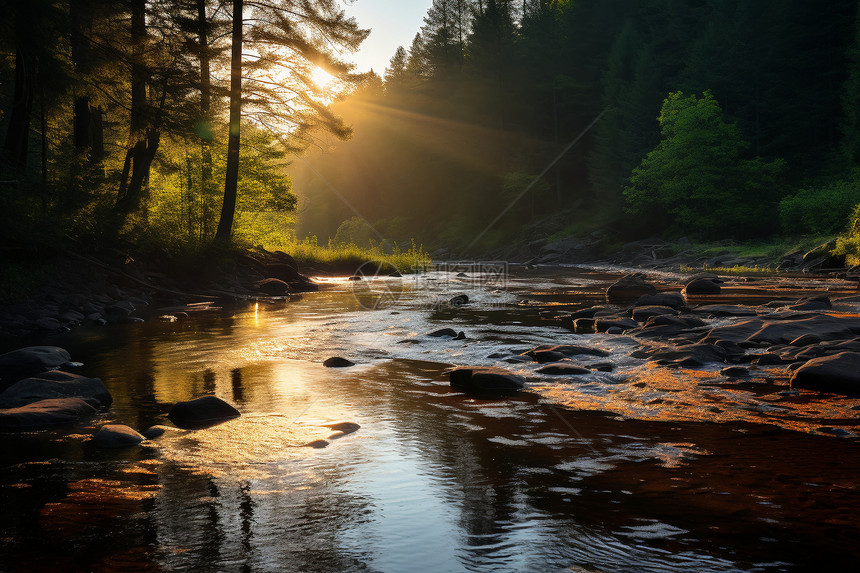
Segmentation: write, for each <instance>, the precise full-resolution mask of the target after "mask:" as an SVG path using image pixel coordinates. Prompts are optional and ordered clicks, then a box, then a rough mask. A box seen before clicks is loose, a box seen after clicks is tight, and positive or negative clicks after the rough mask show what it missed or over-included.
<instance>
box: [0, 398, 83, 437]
mask: <svg viewBox="0 0 860 573" xmlns="http://www.w3.org/2000/svg"><path fill="white" fill-rule="evenodd" d="M95 413H96V409H95V408H94V407H93V406H92V405H90V404H88V403H87V402H86V401H84V400H82V399H81V398H52V399H49V400H39V401H38V402H32V403H30V404H27V405H25V406H19V407H17V408H4V409H0V430H2V431H29V430H38V429H41V428H50V427H52V426H61V425H64V424H74V423H75V422H77V421H78V420H80V419H82V418H85V417H87V416H92V415H93V414H95Z"/></svg>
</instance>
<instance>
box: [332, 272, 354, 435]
mask: <svg viewBox="0 0 860 573" xmlns="http://www.w3.org/2000/svg"><path fill="white" fill-rule="evenodd" d="M346 280H348V281H360V280H362V278H361V277H360V276H358V275H352V276H351V277H349V278H348V279H346ZM327 445H328V444H326V446H327ZM323 447H325V446H323Z"/></svg>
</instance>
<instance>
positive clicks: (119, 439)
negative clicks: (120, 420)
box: [90, 424, 146, 449]
mask: <svg viewBox="0 0 860 573" xmlns="http://www.w3.org/2000/svg"><path fill="white" fill-rule="evenodd" d="M145 439H146V438H145V437H144V436H143V435H142V434H139V433H138V432H137V431H135V430H134V429H133V428H130V427H128V426H126V425H124V424H106V425H104V426H102V427H101V429H100V430H99V431H98V432H96V433H95V434H94V435H93V437H92V439H91V440H90V442H91V443H92V444H93V445H94V446H97V447H99V448H110V449H118V448H130V447H132V446H136V445H138V444H139V443H141V442H142V441H144V440H145Z"/></svg>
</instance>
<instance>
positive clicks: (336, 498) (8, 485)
mask: <svg viewBox="0 0 860 573" xmlns="http://www.w3.org/2000/svg"><path fill="white" fill-rule="evenodd" d="M608 278H609V277H608V276H607V275H605V274H602V273H596V272H591V271H586V270H582V269H565V270H561V271H559V270H554V271H552V272H545V273H543V274H541V273H540V272H537V273H533V274H530V275H528V276H525V275H523V276H519V277H517V276H507V278H505V277H504V276H494V277H490V279H488V278H487V274H486V273H481V277H480V279H479V280H477V279H476V277H475V276H471V277H470V276H466V277H455V276H454V275H453V274H450V273H429V274H425V275H421V276H419V277H414V278H407V279H393V278H391V279H375V280H373V281H365V282H363V283H361V284H356V283H352V282H349V281H347V280H345V279H344V280H341V279H328V280H327V281H326V282H327V284H326V285H325V286H324V289H323V290H322V291H321V292H319V293H312V294H308V295H305V296H303V297H302V298H300V299H295V300H292V301H290V302H281V303H259V304H254V303H252V304H250V305H242V306H239V307H235V308H225V309H221V310H220V311H212V312H205V313H200V314H199V315H193V316H192V317H191V318H189V319H187V320H180V321H178V322H173V323H168V322H159V321H157V320H149V321H147V322H146V323H144V324H137V325H124V326H111V327H107V328H103V329H99V330H78V331H76V332H74V333H72V334H70V335H66V336H63V337H54V338H52V339H50V340H48V341H42V342H48V343H52V344H57V345H60V346H64V347H66V348H68V349H69V350H70V351H71V352H72V356H73V358H74V359H75V360H80V361H82V362H84V363H85V365H84V366H83V367H82V368H80V370H79V371H80V372H81V373H84V374H88V375H92V376H98V377H100V378H102V380H104V382H105V384H106V385H107V386H108V388H109V389H110V390H111V392H112V394H113V396H114V400H115V401H114V404H113V406H112V407H111V409H110V410H109V411H107V412H104V413H101V414H99V415H98V417H97V418H96V419H92V420H88V421H87V422H86V424H83V425H80V426H78V427H75V428H71V429H68V428H67V429H64V430H57V431H49V432H45V431H42V432H33V433H27V434H19V435H3V436H0V446H2V453H0V465H1V466H2V478H0V504H2V505H0V512H2V518H0V558H2V561H0V570H3V571H10V572H12V571H22V572H23V571H28V572H29V571H181V570H193V571H266V572H268V571H319V572H327V571H386V572H400V571H540V572H543V571H563V570H567V571H577V572H581V571H602V572H616V571H655V572H656V571H685V572H689V571H703V572H711V571H713V572H717V571H720V572H724V571H762V572H769V571H820V570H828V569H829V570H854V567H855V566H856V559H857V557H858V556H860V549H858V546H857V539H860V518H858V515H860V495H858V485H860V484H858V477H857V476H858V475H860V455H858V454H860V447H858V442H857V439H856V437H855V436H856V432H857V430H858V410H860V401H858V400H856V399H847V398H833V397H831V398H824V397H818V396H812V395H800V396H797V395H794V394H792V393H786V392H784V391H785V390H786V389H787V388H786V381H785V380H784V371H783V374H780V373H779V372H776V371H775V372H773V373H772V374H769V373H768V372H766V371H765V372H764V374H763V375H762V376H761V377H760V378H758V379H755V380H751V381H748V382H745V383H737V382H732V381H726V380H725V379H724V378H722V377H720V376H719V375H718V373H717V369H714V371H708V370H705V371H694V370H667V369H662V368H654V367H652V366H649V365H648V364H646V363H645V362H644V361H642V360H637V359H634V358H631V357H630V356H629V354H630V352H631V351H633V350H635V349H636V348H637V346H638V343H637V342H635V341H634V340H632V339H630V338H628V337H624V336H609V335H574V334H572V333H571V332H570V331H569V330H567V329H565V328H563V327H561V326H559V325H556V324H554V323H550V322H547V321H545V320H542V319H541V316H540V311H541V310H544V311H545V310H546V309H547V308H550V309H552V308H558V309H570V308H576V307H578V306H586V305H590V304H593V303H595V302H597V301H598V300H599V298H600V296H601V295H600V293H601V292H602V288H603V287H604V286H605V282H606V280H608ZM796 286H797V285H796ZM800 288H805V289H807V290H811V291H814V290H816V289H819V288H824V285H822V284H815V283H814V282H812V283H810V284H806V285H800ZM461 292H462V293H467V294H468V295H469V297H470V298H471V299H472V302H471V303H470V304H468V305H466V306H463V307H451V306H449V305H447V304H444V302H443V301H445V300H447V299H448V298H449V297H450V296H452V295H453V294H457V293H461ZM714 324H715V325H718V324H720V322H719V321H715V322H714ZM443 327H452V328H454V329H455V330H457V331H461V330H462V331H464V333H465V335H466V337H467V338H466V339H465V340H451V339H450V338H444V337H443V338H433V337H428V336H426V334H427V333H429V332H431V331H433V330H436V329H438V328H443ZM558 343H574V344H586V345H590V346H596V347H598V348H602V349H605V350H607V351H609V352H610V353H611V354H610V356H609V357H608V358H600V359H594V360H591V361H585V362H586V363H589V362H607V361H608V362H612V363H613V364H614V365H615V368H614V370H613V371H612V372H594V373H593V374H589V375H586V376H584V377H576V378H573V377H541V376H539V375H536V374H535V373H534V370H535V368H536V365H534V364H531V363H516V362H513V363H511V362H507V361H506V360H510V359H511V357H512V356H514V355H516V354H517V353H519V352H523V351H525V350H527V349H528V348H530V347H533V346H535V345H538V344H558ZM2 350H8V349H2ZM329 356H344V357H346V358H349V359H351V360H353V361H354V362H357V365H356V366H354V367H351V368H344V369H335V368H324V367H323V366H322V364H321V362H322V361H323V360H324V359H325V358H327V357H329ZM465 364H474V365H495V366H504V367H506V368H509V369H511V370H514V371H518V372H519V373H521V374H524V375H526V376H527V377H528V380H529V386H530V391H529V392H528V393H524V394H522V395H521V396H518V397H513V398H506V399H503V400H478V399H473V398H468V397H465V396H463V395H462V394H458V393H456V392H452V391H451V389H450V387H449V385H448V380H447V375H446V373H445V370H446V368H449V367H450V366H451V365H465ZM207 394H214V395H217V396H219V397H221V398H224V399H225V400H227V401H229V402H231V403H233V404H235V405H236V406H237V407H238V408H239V409H240V410H241V412H242V416H241V417H240V418H238V419H236V420H232V421H229V422H226V423H224V424H220V425H217V426H214V427H211V428H208V429H203V430H196V431H184V430H177V429H168V431H167V432H166V434H165V435H163V436H162V437H160V438H157V439H155V440H151V441H148V442H145V443H144V444H145V445H143V446H141V447H138V448H135V449H132V450H123V451H104V450H97V449H94V448H92V447H90V446H89V445H88V444H87V442H86V437H87V436H88V435H89V434H91V433H92V432H93V431H94V430H95V429H97V428H98V427H100V426H101V425H102V424H104V423H109V422H116V423H123V424H128V425H130V426H132V427H134V428H136V429H138V430H143V429H145V428H148V427H149V426H152V425H154V424H166V425H169V423H168V422H166V417H165V414H166V412H167V411H168V410H169V408H170V406H171V405H172V404H173V403H175V402H177V401H180V400H187V399H191V398H195V397H198V396H202V395H207ZM341 421H349V422H355V423H357V424H359V425H360V426H361V428H360V429H359V430H358V431H357V432H354V433H350V434H347V435H343V434H339V433H338V432H335V431H333V430H332V429H331V428H330V427H328V425H330V424H333V423H336V422H341ZM834 426H838V427H839V428H840V432H839V433H840V434H841V436H842V437H837V436H833V435H829V434H828V431H830V430H828V428H830V427H834ZM316 440H326V441H328V442H329V445H328V446H327V447H325V448H320V449H317V448H311V447H306V446H305V445H306V444H308V443H310V442H315V441H316Z"/></svg>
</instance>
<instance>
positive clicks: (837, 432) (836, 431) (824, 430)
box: [816, 426, 851, 438]
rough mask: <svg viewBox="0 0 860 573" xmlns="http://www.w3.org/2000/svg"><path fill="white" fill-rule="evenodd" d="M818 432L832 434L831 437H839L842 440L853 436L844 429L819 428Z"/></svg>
mask: <svg viewBox="0 0 860 573" xmlns="http://www.w3.org/2000/svg"><path fill="white" fill-rule="evenodd" d="M816 431H817V432H821V433H822V434H830V435H831V436H838V437H840V438H844V437H847V436H850V435H851V432H849V431H848V430H845V429H843V428H831V427H830V426H824V427H823V428H817V429H816Z"/></svg>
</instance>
